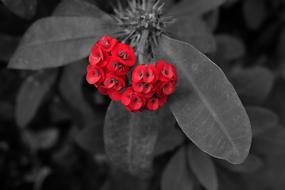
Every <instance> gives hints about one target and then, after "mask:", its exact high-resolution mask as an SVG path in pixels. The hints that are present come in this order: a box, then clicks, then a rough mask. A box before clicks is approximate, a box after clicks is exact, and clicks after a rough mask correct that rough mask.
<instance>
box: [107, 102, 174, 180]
mask: <svg viewBox="0 0 285 190" xmlns="http://www.w3.org/2000/svg"><path fill="white" fill-rule="evenodd" d="M171 117H172V116H171V113H170V112H169V110H168V109H167V108H165V109H160V110H159V111H158V112H148V111H145V112H141V113H131V112H129V111H127V110H126V109H125V108H124V106H123V105H122V104H121V103H118V102H112V103H111V104H110V106H109V108H108V111H107V115H106V118H105V126H104V140H105V149H106V153H107V155H108V156H109V158H110V160H111V162H112V163H113V164H114V165H116V166H118V167H119V168H122V169H125V170H128V171H129V172H131V173H133V174H136V175H140V174H142V175H145V174H147V172H148V170H149V169H150V166H151V162H152V157H153V151H154V148H155V144H156V139H157V136H158V130H159V127H160V126H161V127H167V125H166V126H164V125H163V124H164V123H168V121H169V119H171Z"/></svg>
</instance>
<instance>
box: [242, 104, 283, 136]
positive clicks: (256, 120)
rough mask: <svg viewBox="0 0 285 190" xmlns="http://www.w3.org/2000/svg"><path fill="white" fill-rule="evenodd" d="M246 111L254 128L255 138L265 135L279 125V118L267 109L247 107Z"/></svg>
mask: <svg viewBox="0 0 285 190" xmlns="http://www.w3.org/2000/svg"><path fill="white" fill-rule="evenodd" d="M246 111H247V113H248V116H249V119H250V123H251V126H252V132H253V136H258V135H260V134H262V133H265V132H267V131H268V130H270V129H273V128H274V127H275V126H277V124H278V116H277V115H276V114H275V113H274V112H272V111H270V110H268V109H266V108H263V107H258V106H249V107H246Z"/></svg>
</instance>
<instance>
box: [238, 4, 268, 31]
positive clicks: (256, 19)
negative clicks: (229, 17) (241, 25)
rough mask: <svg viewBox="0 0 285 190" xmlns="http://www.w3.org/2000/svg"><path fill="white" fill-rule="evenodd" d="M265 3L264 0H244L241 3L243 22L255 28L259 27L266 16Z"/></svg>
mask: <svg viewBox="0 0 285 190" xmlns="http://www.w3.org/2000/svg"><path fill="white" fill-rule="evenodd" d="M266 9H267V7H266V5H265V2H264V1H261V0H246V1H244V3H243V14H244V17H245V23H246V24H247V26H248V27H249V28H250V29H252V30H256V29H258V28H259V27H260V25H261V24H262V22H263V21H264V20H265V18H266V16H267V15H266V14H267V12H266Z"/></svg>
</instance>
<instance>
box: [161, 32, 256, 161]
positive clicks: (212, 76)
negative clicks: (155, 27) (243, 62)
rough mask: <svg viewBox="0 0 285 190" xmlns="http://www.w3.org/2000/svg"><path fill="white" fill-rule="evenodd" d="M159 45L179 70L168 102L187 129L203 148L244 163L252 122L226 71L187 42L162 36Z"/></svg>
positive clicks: (227, 158) (211, 152)
mask: <svg viewBox="0 0 285 190" xmlns="http://www.w3.org/2000/svg"><path fill="white" fill-rule="evenodd" d="M158 49H159V56H160V57H159V58H163V59H165V60H166V61H169V62H170V63H172V64H174V65H175V66H176V68H177V71H178V86H177V90H176V92H175V94H173V95H172V96H171V97H170V102H169V104H170V108H171V111H172V112H173V114H174V116H175V117H176V120H177V122H178V124H179V126H180V127H181V128H182V130H183V131H184V133H185V134H186V135H187V136H188V138H190V139H191V140H192V141H193V142H194V143H195V144H196V145H197V146H198V147H199V148H200V149H202V150H203V151H204V152H206V153H208V154H210V155H212V156H214V157H217V158H222V159H225V160H227V161H229V162H231V163H236V164H237V163H241V162H242V161H243V160H244V159H245V158H246V156H247V154H248V151H249V148H250V144H251V128H250V122H249V119H248V116H247V114H246V112H245V109H244V107H243V106H242V104H241V102H240V100H239V98H238V96H237V94H236V92H235V90H234V88H233V87H232V85H231V84H230V82H229V81H228V80H227V78H226V76H225V75H224V73H223V72H222V71H221V69H220V68H219V67H218V66H217V65H215V64H214V63H213V62H212V61H211V60H210V59H208V58H207V57H206V56H205V55H203V54H202V53H201V52H199V51H198V50H196V49H195V48H193V47H192V46H191V45H190V44H188V43H184V42H181V41H178V40H174V39H171V38H169V37H166V36H162V38H161V41H160V44H159V47H158Z"/></svg>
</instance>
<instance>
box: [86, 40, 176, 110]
mask: <svg viewBox="0 0 285 190" xmlns="http://www.w3.org/2000/svg"><path fill="white" fill-rule="evenodd" d="M89 62H90V64H89V65H88V67H87V75H86V79H87V82H88V83H89V84H92V85H94V86H96V88H97V89H98V91H99V93H101V94H103V95H108V96H109V97H110V98H111V99H112V100H115V101H118V100H120V101H121V102H122V104H123V105H125V106H126V109H127V110H129V111H131V112H137V111H143V110H145V109H148V110H149V111H155V110H157V109H159V108H160V107H161V106H163V105H164V104H165V103H166V102H167V99H168V96H169V95H171V94H172V93H174V91H175V89H176V81H177V75H176V68H175V67H174V66H173V65H171V64H169V63H167V62H166V61H163V60H159V61H157V62H156V64H155V66H154V65H152V64H147V65H138V66H137V67H135V69H134V70H133V72H132V75H131V85H130V87H128V88H127V89H126V90H125V91H123V90H124V88H125V86H126V75H127V73H128V72H129V71H130V70H131V67H132V66H133V65H134V64H135V62H136V56H135V53H134V51H133V49H132V48H131V47H130V46H129V45H127V44H123V43H118V41H117V40H116V39H112V38H111V37H109V36H103V37H102V38H101V39H100V40H99V41H98V42H97V43H96V44H95V45H94V46H93V47H92V50H91V53H90V55H89Z"/></svg>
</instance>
